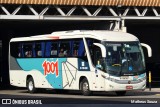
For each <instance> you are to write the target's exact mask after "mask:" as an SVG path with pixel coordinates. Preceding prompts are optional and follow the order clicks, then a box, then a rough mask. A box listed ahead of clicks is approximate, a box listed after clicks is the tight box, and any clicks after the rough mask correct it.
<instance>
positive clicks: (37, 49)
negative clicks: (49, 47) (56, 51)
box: [35, 43, 42, 57]
mask: <svg viewBox="0 0 160 107" xmlns="http://www.w3.org/2000/svg"><path fill="white" fill-rule="evenodd" d="M35 53H36V57H42V49H41V43H36V45H35Z"/></svg>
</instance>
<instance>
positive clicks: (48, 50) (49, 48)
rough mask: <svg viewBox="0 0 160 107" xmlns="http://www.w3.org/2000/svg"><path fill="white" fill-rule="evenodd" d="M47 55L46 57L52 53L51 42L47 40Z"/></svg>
mask: <svg viewBox="0 0 160 107" xmlns="http://www.w3.org/2000/svg"><path fill="white" fill-rule="evenodd" d="M45 54H46V55H45V56H46V57H50V55H51V42H47V43H46V53H45Z"/></svg>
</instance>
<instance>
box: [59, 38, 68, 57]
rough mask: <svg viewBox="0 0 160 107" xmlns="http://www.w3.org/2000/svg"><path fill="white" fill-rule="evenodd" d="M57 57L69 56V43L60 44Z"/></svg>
mask: <svg viewBox="0 0 160 107" xmlns="http://www.w3.org/2000/svg"><path fill="white" fill-rule="evenodd" d="M59 48H60V51H59V55H58V56H59V57H67V56H70V43H69V41H63V42H61V43H60V47H59Z"/></svg>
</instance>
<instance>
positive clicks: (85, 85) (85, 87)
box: [83, 82, 89, 92]
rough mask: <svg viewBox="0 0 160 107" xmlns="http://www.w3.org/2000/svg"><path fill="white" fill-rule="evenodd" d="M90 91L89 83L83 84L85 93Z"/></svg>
mask: <svg viewBox="0 0 160 107" xmlns="http://www.w3.org/2000/svg"><path fill="white" fill-rule="evenodd" d="M88 90H89V87H88V83H87V82H85V83H83V91H84V92H86V91H88Z"/></svg>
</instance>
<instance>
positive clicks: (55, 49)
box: [50, 43, 58, 57]
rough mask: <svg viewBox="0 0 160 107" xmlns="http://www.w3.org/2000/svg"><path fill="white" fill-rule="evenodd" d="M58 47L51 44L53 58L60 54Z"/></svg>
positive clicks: (55, 44)
mask: <svg viewBox="0 0 160 107" xmlns="http://www.w3.org/2000/svg"><path fill="white" fill-rule="evenodd" d="M57 47H58V44H57V43H52V44H51V51H50V52H51V56H52V57H53V56H54V57H57V54H58V52H57Z"/></svg>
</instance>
